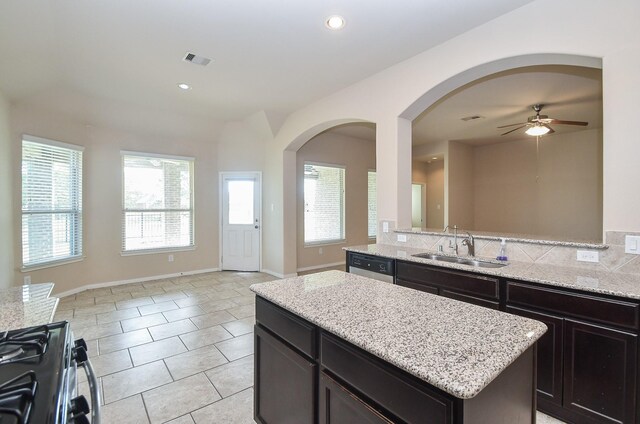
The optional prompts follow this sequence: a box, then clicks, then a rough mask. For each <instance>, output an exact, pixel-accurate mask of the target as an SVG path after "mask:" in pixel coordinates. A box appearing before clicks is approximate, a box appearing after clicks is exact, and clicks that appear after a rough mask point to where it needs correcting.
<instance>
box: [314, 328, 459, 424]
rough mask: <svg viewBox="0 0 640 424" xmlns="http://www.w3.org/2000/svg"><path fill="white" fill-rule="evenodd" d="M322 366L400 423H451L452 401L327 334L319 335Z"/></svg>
mask: <svg viewBox="0 0 640 424" xmlns="http://www.w3.org/2000/svg"><path fill="white" fill-rule="evenodd" d="M320 361H321V365H322V366H323V367H325V368H326V369H327V370H329V371H330V372H331V373H333V374H334V375H336V376H337V377H338V378H340V379H341V380H343V381H344V382H345V383H347V384H348V385H350V386H352V387H357V388H358V391H359V392H361V393H362V394H363V395H364V396H365V397H367V398H369V399H371V400H372V401H373V402H375V403H376V404H378V405H379V406H381V407H382V408H384V409H385V410H387V411H389V412H390V413H391V414H393V415H395V416H396V417H398V418H400V419H401V420H402V421H403V422H408V423H421V422H425V417H429V423H433V424H440V423H452V422H453V408H454V405H453V401H452V400H451V399H448V398H446V397H445V396H443V395H441V394H439V393H436V392H435V391H433V390H430V389H428V388H427V387H426V386H421V387H418V385H417V384H414V383H412V381H411V380H410V379H409V378H408V377H407V376H403V375H402V374H401V372H400V371H399V370H397V369H396V368H394V367H392V366H390V365H389V364H385V363H384V362H382V361H381V360H380V359H377V358H375V357H374V356H372V355H370V354H367V353H365V352H362V351H361V350H360V349H358V348H356V347H354V346H352V345H349V344H347V343H345V342H343V341H341V340H338V339H337V338H335V337H333V336H331V335H330V334H327V333H324V332H322V333H321V337H320Z"/></svg>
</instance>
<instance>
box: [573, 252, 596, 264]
mask: <svg viewBox="0 0 640 424" xmlns="http://www.w3.org/2000/svg"><path fill="white" fill-rule="evenodd" d="M576 259H577V260H578V261H580V262H600V255H599V254H598V252H597V251H596V250H578V254H577V257H576Z"/></svg>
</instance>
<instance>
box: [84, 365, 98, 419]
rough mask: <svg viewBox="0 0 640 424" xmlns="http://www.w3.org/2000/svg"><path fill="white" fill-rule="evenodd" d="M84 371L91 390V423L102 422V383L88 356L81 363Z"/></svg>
mask: <svg viewBox="0 0 640 424" xmlns="http://www.w3.org/2000/svg"><path fill="white" fill-rule="evenodd" d="M80 365H81V366H82V368H84V372H85V373H86V374H87V382H88V383H89V391H90V392H91V424H100V403H101V399H100V385H99V383H98V378H97V377H96V373H95V372H94V371H93V365H91V361H90V360H89V359H88V358H87V360H86V361H83V362H82V363H81V364H80Z"/></svg>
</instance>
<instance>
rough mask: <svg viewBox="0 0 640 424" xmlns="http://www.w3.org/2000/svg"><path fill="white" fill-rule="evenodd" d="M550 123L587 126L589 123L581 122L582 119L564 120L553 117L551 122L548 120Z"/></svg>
mask: <svg viewBox="0 0 640 424" xmlns="http://www.w3.org/2000/svg"><path fill="white" fill-rule="evenodd" d="M548 124H560V125H580V126H583V127H586V126H587V125H589V123H588V122H581V121H563V120H561V119H551V120H550V122H548Z"/></svg>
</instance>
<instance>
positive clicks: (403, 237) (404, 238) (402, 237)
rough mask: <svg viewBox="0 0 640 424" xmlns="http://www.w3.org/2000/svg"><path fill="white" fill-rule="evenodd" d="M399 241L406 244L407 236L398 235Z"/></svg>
mask: <svg viewBox="0 0 640 424" xmlns="http://www.w3.org/2000/svg"><path fill="white" fill-rule="evenodd" d="M398 241H401V242H406V241H407V235H406V234H398Z"/></svg>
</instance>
